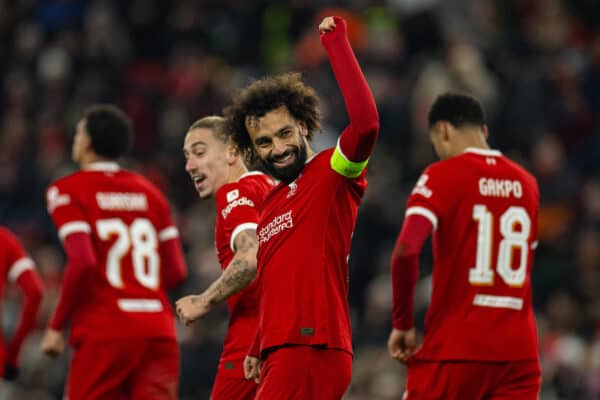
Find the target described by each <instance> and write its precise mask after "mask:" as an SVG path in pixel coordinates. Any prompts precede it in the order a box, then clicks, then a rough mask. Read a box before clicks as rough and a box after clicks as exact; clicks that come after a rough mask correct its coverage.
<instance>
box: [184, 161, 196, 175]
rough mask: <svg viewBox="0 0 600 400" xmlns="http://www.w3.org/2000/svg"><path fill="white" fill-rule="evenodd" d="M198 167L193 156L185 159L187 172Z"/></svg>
mask: <svg viewBox="0 0 600 400" xmlns="http://www.w3.org/2000/svg"><path fill="white" fill-rule="evenodd" d="M195 169H196V163H195V162H194V159H193V157H190V158H188V159H187V160H186V161H185V172H187V173H190V172H193V171H194V170H195Z"/></svg>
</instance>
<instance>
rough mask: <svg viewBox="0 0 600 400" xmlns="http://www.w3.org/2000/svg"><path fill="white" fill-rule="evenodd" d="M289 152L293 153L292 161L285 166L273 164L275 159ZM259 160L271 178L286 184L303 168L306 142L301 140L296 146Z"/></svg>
mask: <svg viewBox="0 0 600 400" xmlns="http://www.w3.org/2000/svg"><path fill="white" fill-rule="evenodd" d="M289 154H294V155H295V157H294V162H292V163H291V164H290V165H288V166H286V167H276V166H275V162H276V161H277V160H280V159H282V158H284V157H286V156H288V155H289ZM260 162H261V164H262V165H263V167H264V168H265V170H266V171H267V172H268V173H269V175H271V176H272V177H273V178H275V179H277V180H279V181H282V182H284V183H286V184H289V183H292V182H293V181H294V180H295V179H296V178H297V177H298V175H300V172H302V170H303V169H304V164H306V144H305V143H303V142H302V141H301V142H300V145H299V146H298V147H296V148H294V149H290V150H288V151H286V152H285V153H283V154H281V155H279V156H277V157H273V156H271V157H268V158H267V159H265V160H263V159H261V160H260Z"/></svg>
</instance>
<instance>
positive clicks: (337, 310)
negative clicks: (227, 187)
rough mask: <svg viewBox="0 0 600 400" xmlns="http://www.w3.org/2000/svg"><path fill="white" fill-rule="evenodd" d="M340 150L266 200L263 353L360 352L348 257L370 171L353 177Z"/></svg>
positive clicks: (261, 231) (261, 268) (261, 260)
mask: <svg viewBox="0 0 600 400" xmlns="http://www.w3.org/2000/svg"><path fill="white" fill-rule="evenodd" d="M332 154H333V149H328V150H325V151H322V152H320V153H318V154H316V155H315V156H313V157H312V158H311V159H309V160H308V161H307V163H306V165H305V167H304V169H303V171H302V173H301V174H300V176H299V177H298V178H297V179H296V180H295V181H293V182H292V183H290V184H288V185H286V184H284V183H281V184H279V185H278V186H277V187H276V188H275V189H273V191H272V192H271V193H270V195H269V196H268V197H267V199H266V200H265V204H264V207H263V213H262V217H261V220H260V224H259V226H258V228H257V232H258V239H259V242H260V246H259V249H258V275H259V276H258V279H259V285H260V299H259V302H260V312H259V315H260V317H259V329H258V332H259V335H258V341H259V348H260V351H263V350H265V349H268V348H270V347H274V346H279V345H283V344H305V345H323V346H326V347H327V348H333V349H341V350H344V351H347V352H349V353H351V352H352V339H351V336H352V335H351V330H350V315H349V311H348V300H347V299H348V255H349V253H350V242H351V239H352V232H353V230H354V225H355V223H356V217H357V213H358V206H359V204H360V200H361V197H362V195H363V194H364V191H365V189H366V186H367V180H366V177H365V175H366V170H364V171H363V172H362V173H361V174H360V175H359V176H358V177H357V178H353V179H350V178H345V177H343V176H342V175H340V174H339V173H337V172H335V171H334V170H333V169H332V167H331V164H330V163H331V157H332Z"/></svg>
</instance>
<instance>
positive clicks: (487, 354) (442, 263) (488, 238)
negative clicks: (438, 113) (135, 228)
mask: <svg viewBox="0 0 600 400" xmlns="http://www.w3.org/2000/svg"><path fill="white" fill-rule="evenodd" d="M538 206H539V194H538V187H537V182H536V180H535V178H534V177H533V176H532V175H531V174H529V173H528V172H527V171H525V170H524V169H523V168H521V167H520V166H519V165H517V164H515V163H514V162H512V161H510V160H509V159H507V158H506V157H504V156H503V155H502V154H501V153H500V152H498V151H495V150H483V149H475V148H469V149H467V150H466V151H465V153H464V154H462V155H460V156H457V157H453V158H450V159H447V160H444V161H440V162H437V163H435V164H433V165H431V166H430V167H429V168H427V169H426V170H425V172H424V173H423V175H421V177H420V178H419V181H418V182H417V185H416V186H415V188H414V190H413V191H412V194H411V195H410V197H409V199H408V207H407V210H406V215H407V216H408V215H412V214H420V215H422V216H424V217H426V218H428V219H429V220H430V221H431V223H432V224H433V228H434V234H433V252H434V267H433V292H432V297H431V304H430V305H429V309H428V312H427V317H426V320H425V338H424V340H423V346H422V347H421V348H420V350H419V351H418V352H417V353H416V355H415V357H416V358H418V359H423V360H482V361H509V360H526V359H536V358H537V335H536V326H535V320H534V315H533V310H532V305H531V282H530V276H531V268H532V265H533V255H534V250H535V248H536V246H537V219H538Z"/></svg>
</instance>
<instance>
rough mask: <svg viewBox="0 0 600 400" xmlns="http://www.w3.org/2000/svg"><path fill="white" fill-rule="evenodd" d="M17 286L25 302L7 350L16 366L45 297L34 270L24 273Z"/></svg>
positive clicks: (7, 355)
mask: <svg viewBox="0 0 600 400" xmlns="http://www.w3.org/2000/svg"><path fill="white" fill-rule="evenodd" d="M17 284H18V285H19V287H20V288H21V290H22V291H23V295H24V301H23V307H22V309H21V317H20V319H19V324H18V326H17V329H16V330H15V333H14V335H13V337H12V338H11V340H10V342H9V344H8V346H7V349H6V359H7V362H8V363H9V364H11V365H16V363H17V358H18V356H19V351H20V349H21V345H22V344H23V340H24V339H25V337H26V336H27V335H28V334H29V332H31V331H32V330H33V328H34V327H35V323H36V320H37V314H38V310H39V308H40V304H41V302H42V295H43V286H42V282H41V280H40V278H39V276H38V274H37V273H36V272H35V271H34V270H29V271H25V272H24V273H22V274H21V276H19V278H18V279H17Z"/></svg>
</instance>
